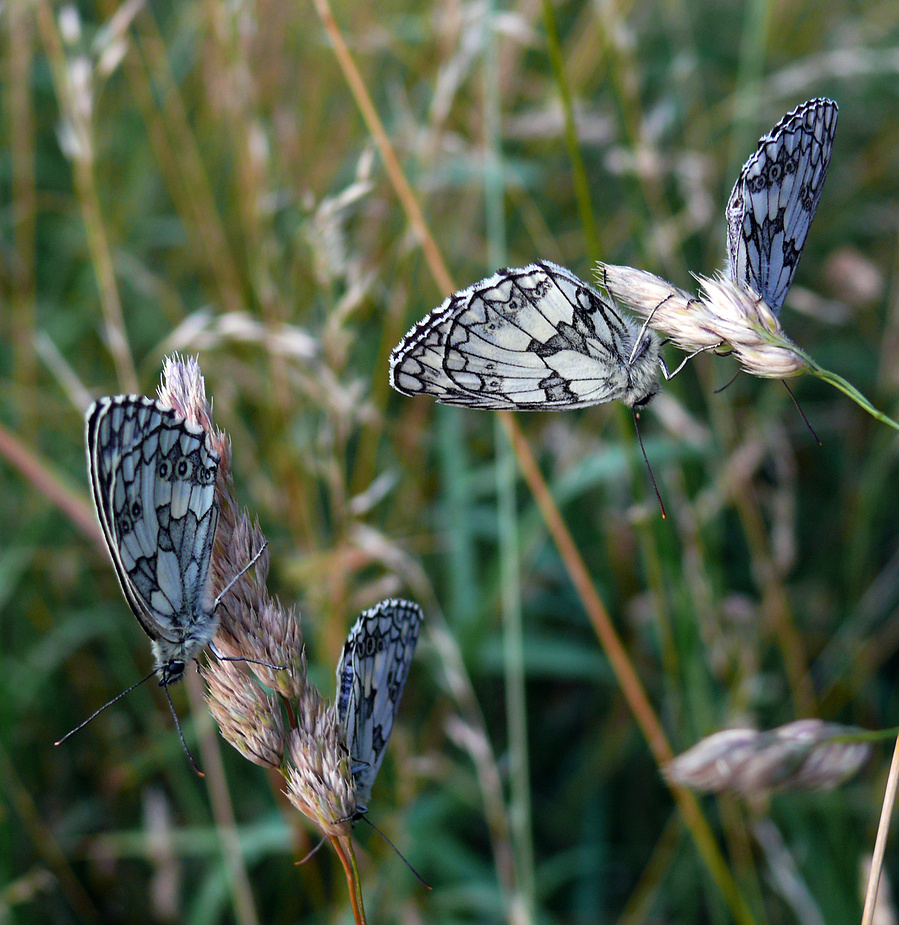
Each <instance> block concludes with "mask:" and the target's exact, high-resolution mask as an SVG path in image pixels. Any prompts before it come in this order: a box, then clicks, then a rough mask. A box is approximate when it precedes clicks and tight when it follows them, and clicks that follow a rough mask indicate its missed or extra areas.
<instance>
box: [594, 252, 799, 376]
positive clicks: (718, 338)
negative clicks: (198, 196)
mask: <svg viewBox="0 0 899 925" xmlns="http://www.w3.org/2000/svg"><path fill="white" fill-rule="evenodd" d="M598 275H599V280H600V282H601V283H602V285H603V286H604V287H605V289H606V290H607V291H608V292H609V294H610V295H611V296H612V297H613V298H614V299H615V300H616V301H617V302H623V303H624V304H625V305H628V306H630V308H632V309H633V310H634V311H635V312H637V313H638V314H639V315H642V316H643V317H644V318H647V319H649V323H650V325H651V326H652V327H653V328H655V329H656V330H658V331H661V332H662V333H664V334H666V335H667V336H668V337H669V338H671V340H672V341H673V342H674V343H675V344H677V346H678V347H680V348H681V349H683V350H686V351H688V352H696V351H703V350H714V349H718V348H724V349H726V350H728V351H729V352H731V353H732V354H733V356H734V357H735V358H736V359H737V360H738V361H739V362H740V365H741V366H742V367H743V369H744V370H746V372H748V373H750V374H751V375H753V376H761V377H763V378H765V379H787V378H790V377H791V376H801V375H802V374H803V373H807V372H809V371H810V368H809V364H808V362H807V360H806V357H805V356H804V355H803V354H802V352H801V351H800V350H799V349H798V348H797V347H796V345H795V344H794V343H793V342H792V341H791V340H790V339H789V338H788V337H787V336H786V334H784V331H783V328H782V327H781V326H780V322H779V321H778V320H777V317H776V316H775V315H774V313H773V312H772V311H771V309H770V308H768V306H767V305H766V304H765V302H764V300H762V299H761V298H759V296H757V295H756V294H755V293H754V292H752V291H751V290H750V289H746V288H744V287H742V286H739V285H737V283H735V282H734V281H733V280H731V279H730V278H729V277H726V276H717V277H716V278H715V279H709V278H708V277H705V276H697V277H696V279H697V280H698V282H699V285H700V288H701V290H702V295H701V296H700V297H699V298H696V297H695V296H691V295H690V294H689V293H687V292H684V291H683V290H682V289H678V288H677V287H676V286H672V285H671V283H668V282H666V281H665V280H663V279H661V278H660V277H658V276H654V275H653V274H652V273H647V272H646V271H644V270H635V269H634V268H633V267H617V266H611V265H610V264H605V263H601V264H599V267H598Z"/></svg>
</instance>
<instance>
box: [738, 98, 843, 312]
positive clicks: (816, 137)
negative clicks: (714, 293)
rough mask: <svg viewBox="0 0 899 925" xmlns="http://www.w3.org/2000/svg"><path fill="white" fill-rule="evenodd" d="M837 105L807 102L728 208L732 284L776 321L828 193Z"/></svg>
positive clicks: (749, 169) (748, 167)
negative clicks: (751, 294) (753, 295)
mask: <svg viewBox="0 0 899 925" xmlns="http://www.w3.org/2000/svg"><path fill="white" fill-rule="evenodd" d="M837 114H838V107H837V104H836V103H835V102H834V101H833V100H828V99H824V98H819V99H814V100H808V101H807V102H805V103H803V104H802V105H801V106H797V107H796V108H795V109H794V110H792V112H788V113H787V114H786V115H785V116H784V117H783V118H782V119H781V120H780V122H778V123H777V125H775V126H774V128H773V129H771V131H770V132H768V133H767V134H766V135H763V136H762V137H761V138H760V139H759V143H758V150H757V151H756V152H755V153H754V154H753V155H752V157H750V158H749V160H748V161H746V163H745V164H744V165H743V169H742V170H741V171H740V176H739V178H738V179H737V182H736V184H735V186H734V189H733V192H732V193H731V194H730V199H729V201H728V203H727V261H728V272H729V275H730V278H731V279H732V280H733V281H734V282H735V283H739V284H740V285H743V286H747V287H749V288H750V289H752V290H753V292H755V293H756V295H758V296H761V298H762V299H764V301H765V303H766V304H767V305H768V307H769V308H770V309H771V311H772V312H773V313H774V314H775V315H777V314H779V313H780V309H781V307H782V306H783V303H784V299H785V298H786V296H787V290H789V288H790V285H791V284H792V282H793V276H794V274H795V273H796V266H797V264H798V263H799V258H800V257H801V256H802V249H803V247H804V246H805V239H806V237H807V236H808V230H809V227H810V225H811V223H812V219H813V218H814V217H815V210H816V209H817V208H818V200H819V199H820V198H821V191H822V190H823V189H824V180H825V178H826V177H827V168H828V165H829V164H830V153H831V149H832V148H833V139H834V135H835V133H836V129H837Z"/></svg>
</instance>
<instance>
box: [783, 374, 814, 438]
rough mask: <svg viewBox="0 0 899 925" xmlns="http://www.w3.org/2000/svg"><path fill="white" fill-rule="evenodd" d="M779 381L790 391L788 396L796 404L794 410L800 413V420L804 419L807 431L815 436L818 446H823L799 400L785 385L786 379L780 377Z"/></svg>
mask: <svg viewBox="0 0 899 925" xmlns="http://www.w3.org/2000/svg"><path fill="white" fill-rule="evenodd" d="M780 381H781V382H782V383H783V384H784V388H785V389H786V390H787V391H788V392H789V393H790V398H792V399H793V404H794V405H795V406H796V410H797V411H798V412H799V413H800V414H801V415H802V420H803V421H805V426H806V427H807V428H808V429H809V432H810V433H811V435H812V436H813V437H814V438H815V443H817V444H818V446H824V444H823V443H821V441H820V440H819V439H818V435H817V434H816V433H815V428H814V427H812V425H811V422H810V421H809V419H808V418H807V417H806V416H805V412H804V411H803V410H802V407H801V406H800V404H799V402H798V401H796V396H795V395H794V394H793V390H792V389H791V388H790V387H789V386H788V385H787V380H786V379H781V380H780Z"/></svg>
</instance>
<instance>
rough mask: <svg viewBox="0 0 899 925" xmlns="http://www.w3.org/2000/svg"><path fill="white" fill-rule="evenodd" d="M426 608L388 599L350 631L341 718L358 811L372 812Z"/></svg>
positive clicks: (342, 670) (340, 682) (342, 665)
mask: <svg viewBox="0 0 899 925" xmlns="http://www.w3.org/2000/svg"><path fill="white" fill-rule="evenodd" d="M422 619H423V614H422V611H421V607H419V606H418V604H414V603H412V602H411V601H401V600H387V601H381V603H380V604H377V605H376V606H374V607H372V608H370V609H369V610H366V611H365V613H363V614H362V616H360V617H359V619H358V620H357V621H356V624H355V625H354V626H353V628H352V629H351V630H350V635H349V637H348V638H347V641H346V644H345V645H344V647H343V654H342V655H341V657H340V662H339V663H338V665H337V716H338V719H339V721H340V725H341V727H342V729H343V732H344V735H345V736H346V747H347V752H348V753H349V758H350V767H351V773H352V775H353V780H354V782H355V785H356V799H357V806H356V813H355V814H354V816H353V819H354V820H356V819H359V818H361V817H362V816H363V815H364V814H365V813H366V812H367V811H368V809H367V806H366V805H365V804H366V803H367V802H368V798H369V797H370V796H371V788H372V784H373V783H374V781H375V777H376V776H377V773H378V769H379V768H380V767H381V761H382V760H383V758H384V749H385V748H386V746H387V740H388V739H389V738H390V732H391V730H392V729H393V722H394V720H395V719H396V712H397V710H398V709H399V705H400V697H402V695H403V687H405V684H406V677H407V676H408V674H409V666H410V665H411V663H412V655H413V654H414V652H415V644H416V642H417V641H418V633H419V630H420V629H421V624H422Z"/></svg>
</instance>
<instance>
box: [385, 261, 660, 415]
mask: <svg viewBox="0 0 899 925" xmlns="http://www.w3.org/2000/svg"><path fill="white" fill-rule="evenodd" d="M636 336H637V331H636V329H635V328H634V326H633V323H632V322H631V321H629V319H626V318H624V317H622V316H621V315H620V314H619V313H618V311H617V310H616V309H615V307H614V306H612V305H610V304H609V303H608V302H606V301H604V300H603V299H602V297H601V296H600V295H599V293H598V292H596V291H595V290H594V289H592V288H591V287H590V286H588V285H587V284H586V283H585V282H583V280H580V279H578V277H576V276H575V275H574V274H573V273H570V272H569V271H568V270H565V269H564V268H562V267H559V266H556V265H555V264H553V263H550V262H549V261H540V262H538V263H533V264H530V265H529V266H527V267H524V268H522V269H503V270H499V271H498V272H497V273H495V274H494V275H493V276H491V277H489V278H488V279H485V280H482V281H481V282H479V283H475V285H473V286H470V287H469V288H467V289H462V290H460V291H459V292H457V293H454V294H453V295H451V296H450V297H449V298H448V299H446V300H445V301H444V302H443V304H442V305H440V307H439V308H437V309H435V310H434V311H433V312H431V313H430V314H429V315H428V316H427V317H426V318H424V319H423V320H422V321H420V322H419V323H418V324H417V325H415V327H414V328H412V330H410V331H409V332H408V333H407V334H406V336H405V337H404V338H403V339H402V340H401V341H400V343H399V344H398V345H397V346H396V347H395V348H394V350H393V352H392V353H391V355H390V384H391V385H392V386H393V387H394V388H395V389H397V391H399V392H403V393H404V394H406V395H420V394H428V395H431V396H433V397H434V398H436V399H437V401H440V402H444V403H445V404H449V405H465V406H468V407H471V408H493V409H500V408H506V409H510V410H522V409H525V410H546V411H554V410H562V409H567V408H582V407H586V406H588V405H595V404H600V403H602V402H607V401H612V399H621V400H623V401H625V402H627V403H628V404H639V403H642V402H644V401H645V400H646V398H647V393H648V394H649V395H651V394H653V393H654V392H655V390H656V389H657V387H658V373H657V370H656V357H657V355H658V345H657V341H656V340H655V338H654V336H653V335H651V334H647V335H644V337H643V341H644V342H645V343H641V348H642V349H639V350H637V351H635V350H634V343H635V340H636ZM634 364H639V368H638V369H636V370H632V366H634ZM635 371H636V372H637V373H638V375H636V376H635V375H633V372H635ZM647 371H650V374H649V375H648V377H647ZM647 378H648V384H647ZM635 380H637V381H638V384H637V386H636V390H635V389H634V384H635ZM635 392H636V393H639V394H635Z"/></svg>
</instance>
